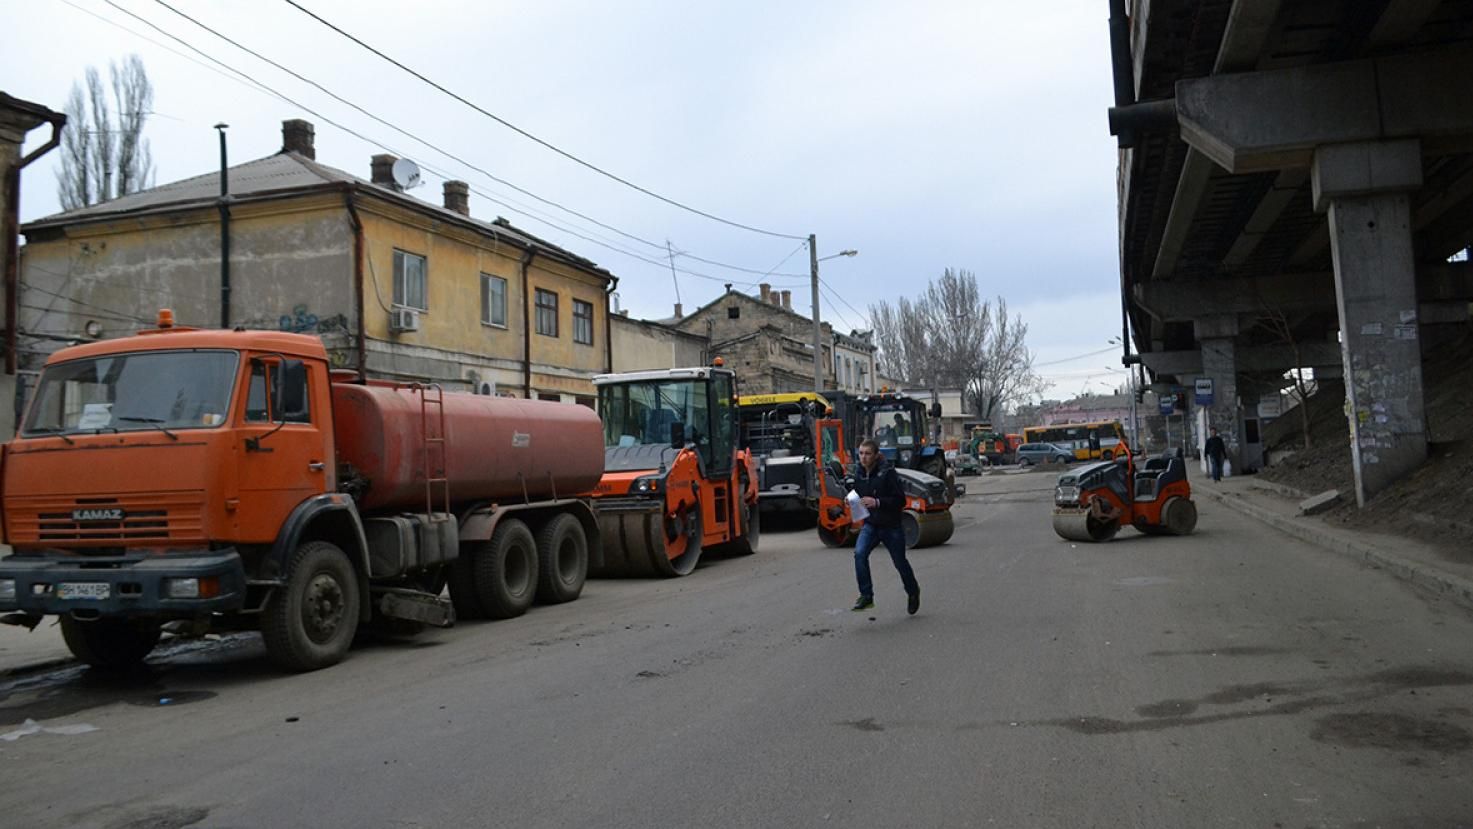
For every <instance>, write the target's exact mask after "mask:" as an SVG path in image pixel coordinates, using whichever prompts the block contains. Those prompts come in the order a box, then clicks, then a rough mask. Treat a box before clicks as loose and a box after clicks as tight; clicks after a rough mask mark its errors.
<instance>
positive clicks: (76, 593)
mask: <svg viewBox="0 0 1473 829" xmlns="http://www.w3.org/2000/svg"><path fill="white" fill-rule="evenodd" d="M111 595H112V585H110V584H108V583H107V582H105V581H83V582H75V581H70V582H69V581H64V582H61V583H60V584H58V585H56V597H57V598H58V599H106V598H107V597H108V596H111Z"/></svg>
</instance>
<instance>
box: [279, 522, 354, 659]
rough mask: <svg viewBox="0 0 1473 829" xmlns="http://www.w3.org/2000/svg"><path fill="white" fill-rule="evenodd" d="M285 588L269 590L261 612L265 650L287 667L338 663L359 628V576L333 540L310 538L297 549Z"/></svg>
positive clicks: (346, 651)
mask: <svg viewBox="0 0 1473 829" xmlns="http://www.w3.org/2000/svg"><path fill="white" fill-rule="evenodd" d="M287 574H288V575H287V582H286V585H285V586H282V587H278V588H277V589H276V590H274V591H272V593H271V598H270V599H268V600H267V601H266V608H265V610H263V611H262V613H261V634H262V636H263V637H264V638H265V640H266V654H267V655H268V656H270V657H271V659H272V661H274V662H276V663H277V664H278V665H280V666H282V667H283V668H286V669H288V670H292V671H315V670H317V669H318V668H326V667H327V666H328V665H332V664H335V663H337V662H340V661H341V660H342V658H343V657H344V656H345V655H347V653H348V646H350V645H352V644H353V634H354V633H356V632H357V630H358V610H359V606H360V605H359V603H360V602H361V601H362V597H361V596H359V595H358V574H357V573H355V572H354V571H353V565H352V564H351V563H349V561H348V557H347V556H346V555H344V554H343V551H342V550H340V549H339V548H338V546H337V545H336V544H332V543H330V542H327V541H309V542H307V543H306V544H303V545H302V546H301V547H298V548H297V552H296V554H295V555H293V556H292V560H291V564H290V565H289V566H288V568H287Z"/></svg>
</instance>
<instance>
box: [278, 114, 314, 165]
mask: <svg viewBox="0 0 1473 829" xmlns="http://www.w3.org/2000/svg"><path fill="white" fill-rule="evenodd" d="M315 134H316V131H315V130H314V129H313V128H312V122H311V121H303V120H302V119H300V118H292V119H290V120H287V121H282V122H281V151H282V152H284V153H296V154H297V155H300V156H305V157H307V158H310V159H312V160H314V161H315V160H316V159H317V149H316V147H314V146H313V143H312V141H313V138H314V137H315Z"/></svg>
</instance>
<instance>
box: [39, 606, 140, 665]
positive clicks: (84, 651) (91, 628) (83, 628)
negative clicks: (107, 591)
mask: <svg viewBox="0 0 1473 829" xmlns="http://www.w3.org/2000/svg"><path fill="white" fill-rule="evenodd" d="M61 637H62V638H63V639H65V640H66V646H67V648H68V649H69V650H71V652H72V656H75V657H76V658H77V659H78V660H80V661H82V662H85V663H86V664H88V665H91V666H92V667H94V668H99V669H101V670H105V671H118V670H123V669H126V668H131V667H133V666H135V665H137V664H138V663H140V662H142V661H143V658H144V657H146V656H148V654H149V653H150V652H152V651H153V646H154V645H157V644H158V642H159V623H158V622H148V621H142V620H135V619H94V620H91V621H86V620H82V619H74V618H72V617H71V616H70V615H67V616H63V617H61Z"/></svg>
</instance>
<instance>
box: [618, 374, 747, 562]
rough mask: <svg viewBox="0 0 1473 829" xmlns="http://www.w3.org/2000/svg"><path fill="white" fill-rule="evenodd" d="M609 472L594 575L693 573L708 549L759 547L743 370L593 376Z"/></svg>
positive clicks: (742, 552) (730, 550)
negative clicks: (741, 409)
mask: <svg viewBox="0 0 1473 829" xmlns="http://www.w3.org/2000/svg"><path fill="white" fill-rule="evenodd" d="M593 382H594V385H595V386H596V387H597V388H598V400H599V411H600V413H601V414H602V416H603V426H604V474H603V477H602V478H601V479H600V480H599V483H598V485H597V486H596V487H595V488H594V491H593V504H594V507H595V509H596V510H597V512H598V522H599V532H600V535H601V537H602V542H603V560H602V563H601V564H599V565H598V566H596V567H594V568H593V569H592V570H591V574H592V575H596V576H604V577H610V576H646V577H649V576H654V577H671V576H684V575H687V574H689V573H690V572H691V571H692V570H694V569H695V568H696V565H697V564H698V563H700V560H701V555H702V553H703V552H704V551H707V550H717V551H720V552H723V553H728V554H734V555H747V554H750V553H753V552H756V550H757V544H758V539H759V537H760V534H761V518H760V516H759V515H758V510H757V495H758V488H757V468H756V464H755V463H754V461H753V459H752V455H751V453H750V452H748V451H746V450H744V449H742V448H741V447H740V445H739V442H738V435H739V432H738V424H737V406H736V393H735V388H736V378H735V375H734V374H733V372H732V371H730V370H729V369H726V368H724V367H722V364H721V359H720V358H717V359H716V361H715V362H714V364H713V365H711V366H708V367H699V368H675V369H660V370H655V371H636V372H625V373H620V374H601V375H599V376H597V377H595V378H594V380H593Z"/></svg>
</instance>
